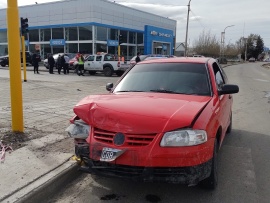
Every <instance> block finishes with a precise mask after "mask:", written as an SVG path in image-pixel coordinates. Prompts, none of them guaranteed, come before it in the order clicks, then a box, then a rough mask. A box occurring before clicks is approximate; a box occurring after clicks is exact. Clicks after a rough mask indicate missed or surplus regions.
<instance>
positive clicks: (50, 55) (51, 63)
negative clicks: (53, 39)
mask: <svg viewBox="0 0 270 203" xmlns="http://www.w3.org/2000/svg"><path fill="white" fill-rule="evenodd" d="M48 63H49V72H50V74H54V72H53V68H54V65H55V60H54V58H53V56H52V54H49V57H48Z"/></svg>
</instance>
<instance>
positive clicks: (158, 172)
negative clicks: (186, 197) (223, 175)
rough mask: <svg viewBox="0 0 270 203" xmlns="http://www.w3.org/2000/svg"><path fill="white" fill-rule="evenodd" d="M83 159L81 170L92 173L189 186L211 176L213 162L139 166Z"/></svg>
mask: <svg viewBox="0 0 270 203" xmlns="http://www.w3.org/2000/svg"><path fill="white" fill-rule="evenodd" d="M83 161H84V163H85V165H84V166H81V168H80V170H81V171H83V172H87V173H91V174H96V175H101V176H105V177H116V178H124V179H131V180H133V181H142V182H167V183H177V184H186V185H189V186H192V185H196V184H198V182H200V181H201V180H203V179H205V178H207V177H209V176H210V173H211V163H212V160H209V161H207V162H205V163H203V164H200V165H197V166H190V167H137V166H125V165H116V164H111V163H108V162H101V161H94V160H91V159H89V158H85V157H83Z"/></svg>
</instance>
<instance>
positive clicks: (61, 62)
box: [48, 53, 84, 76]
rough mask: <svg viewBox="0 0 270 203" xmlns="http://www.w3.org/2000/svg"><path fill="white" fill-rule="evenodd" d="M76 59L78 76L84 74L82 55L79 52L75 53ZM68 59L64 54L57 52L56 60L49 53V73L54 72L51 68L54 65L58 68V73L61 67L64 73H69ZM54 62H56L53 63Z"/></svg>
mask: <svg viewBox="0 0 270 203" xmlns="http://www.w3.org/2000/svg"><path fill="white" fill-rule="evenodd" d="M76 59H77V61H78V67H79V68H78V71H77V74H78V75H79V76H80V75H82V76H84V74H83V72H82V71H83V70H84V57H83V55H82V54H81V53H77V55H76ZM69 60H70V58H69V57H68V55H66V54H62V55H61V54H59V56H58V58H57V60H56V62H55V60H54V58H53V55H52V54H49V56H48V64H49V73H50V74H54V72H53V68H54V66H56V68H57V70H58V74H61V70H62V69H63V72H64V74H69ZM55 63H56V64H55Z"/></svg>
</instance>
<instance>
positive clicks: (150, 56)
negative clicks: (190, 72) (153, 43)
mask: <svg viewBox="0 0 270 203" xmlns="http://www.w3.org/2000/svg"><path fill="white" fill-rule="evenodd" d="M136 57H137V56H134V57H132V58H131V59H130V62H129V67H130V68H132V67H133V66H135V65H136V61H135V59H136ZM139 57H140V59H141V61H144V60H151V59H161V58H173V57H175V56H171V55H160V54H148V55H140V56H139Z"/></svg>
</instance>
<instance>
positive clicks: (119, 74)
mask: <svg viewBox="0 0 270 203" xmlns="http://www.w3.org/2000/svg"><path fill="white" fill-rule="evenodd" d="M123 73H124V72H123V71H117V72H116V75H117V76H122V75H123Z"/></svg>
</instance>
